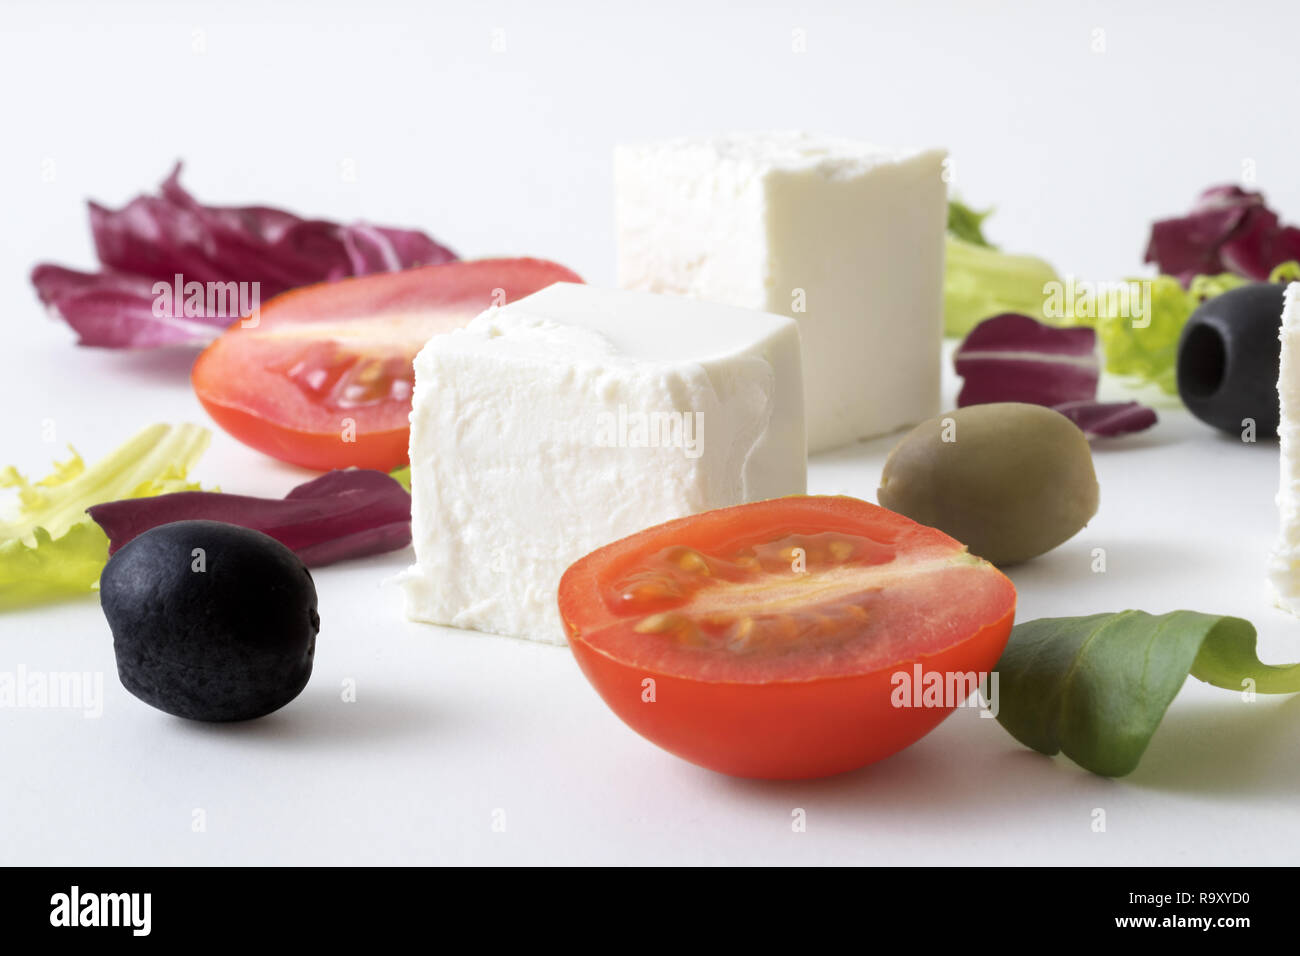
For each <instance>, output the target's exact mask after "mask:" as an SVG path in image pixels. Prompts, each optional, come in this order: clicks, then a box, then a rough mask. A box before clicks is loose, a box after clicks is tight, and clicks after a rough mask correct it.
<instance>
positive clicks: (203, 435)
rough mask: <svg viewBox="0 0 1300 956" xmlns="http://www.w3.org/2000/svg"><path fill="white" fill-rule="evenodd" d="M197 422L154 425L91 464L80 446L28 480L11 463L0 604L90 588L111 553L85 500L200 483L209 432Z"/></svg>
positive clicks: (1, 482)
mask: <svg viewBox="0 0 1300 956" xmlns="http://www.w3.org/2000/svg"><path fill="white" fill-rule="evenodd" d="M211 437H212V436H211V433H210V432H209V431H208V430H207V429H206V428H201V427H199V426H198V425H152V426H150V427H149V428H146V429H144V430H142V431H141V432H139V433H138V434H137V435H136V436H135V437H134V438H132V439H131V440H130V441H128V442H126V443H125V444H123V445H121V446H120V447H119V448H117V449H116V450H115V451H113V452H111V453H110V454H108V455H107V456H105V457H104V458H102V459H100V460H99V461H97V462H95V464H94V465H92V466H90V467H89V468H87V467H86V464H85V462H84V461H82V459H81V456H80V455H78V454H77V453H76V452H75V451H73V453H72V457H71V458H70V459H68V460H67V461H64V462H55V464H54V470H53V472H52V473H51V474H49V475H48V476H46V477H45V478H42V479H41V480H40V481H36V482H33V481H29V480H28V479H27V478H25V477H24V476H23V475H21V474H19V473H18V471H17V470H16V469H14V468H13V467H9V468H5V469H3V470H2V471H0V488H6V487H9V488H17V489H18V501H17V508H16V509H14V511H13V513H12V514H10V515H8V516H6V517H5V518H4V519H2V520H0V609H3V610H7V609H10V608H15V607H20V606H22V605H25V604H35V603H40V602H43V601H51V600H56V599H58V598H62V597H69V596H72V595H76V594H84V593H86V592H88V591H89V590H90V589H91V588H93V587H94V585H95V582H96V581H98V580H99V572H100V571H101V570H102V569H103V567H104V564H105V563H106V562H107V560H108V538H107V537H105V535H104V533H103V532H102V531H101V530H100V529H99V527H98V525H96V524H95V523H94V522H93V521H92V520H91V519H90V517H89V516H88V515H87V514H86V508H88V507H90V506H91V505H95V504H101V503H103V502H106V501H118V500H120V499H123V498H143V497H147V496H150V495H161V494H166V493H168V492H172V491H193V490H195V489H197V488H198V485H196V484H193V483H191V482H189V481H187V480H186V474H187V472H188V471H189V469H190V468H191V467H193V465H194V463H195V462H196V461H198V459H199V456H201V455H202V454H203V452H204V450H205V449H206V448H207V446H208V441H209V440H210V439H211Z"/></svg>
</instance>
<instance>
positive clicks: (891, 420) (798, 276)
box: [614, 133, 947, 451]
mask: <svg viewBox="0 0 1300 956" xmlns="http://www.w3.org/2000/svg"><path fill="white" fill-rule="evenodd" d="M944 158H945V153H944V152H943V151H942V150H926V151H906V150H889V149H881V148H878V147H874V146H867V145H864V144H861V143H856V142H851V141H848V140H842V139H833V138H825V137H813V136H809V135H806V134H802V133H764V134H747V135H731V136H723V137H717V138H711V139H678V140H670V141H667V142H661V143H653V144H648V145H638V146H620V147H618V149H617V150H616V151H615V160H614V178H615V209H616V220H617V234H618V282H619V285H621V286H623V287H624V288H629V289H641V290H644V291H647V292H664V293H670V294H674V295H688V296H693V297H696V298H701V299H707V300H710V301H713V302H725V303H729V304H731V305H738V306H744V307H746V308H750V309H758V310H762V311H765V312H772V313H776V314H779V315H788V316H792V317H794V318H795V319H796V320H797V321H798V323H799V329H800V332H801V334H802V339H803V355H804V382H805V383H806V389H807V411H808V446H809V449H810V450H812V451H819V450H822V449H825V448H832V447H834V446H837V445H843V444H845V443H847V442H851V441H853V440H855V439H858V438H867V437H871V436H875V435H882V434H885V433H887V432H891V431H894V430H896V429H898V428H901V427H903V426H905V425H914V424H916V423H917V422H920V421H923V420H925V419H927V418H930V417H932V416H933V415H936V414H938V412H939V378H940V345H941V341H942V334H943V332H942V329H943V318H942V310H943V260H944V232H945V229H946V225H947V187H946V184H945V181H944V176H943V163H944Z"/></svg>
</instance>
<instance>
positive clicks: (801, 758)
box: [559, 496, 1016, 779]
mask: <svg viewBox="0 0 1300 956" xmlns="http://www.w3.org/2000/svg"><path fill="white" fill-rule="evenodd" d="M559 605H560V615H561V617H562V618H563V620H564V624H565V628H566V630H567V632H568V636H569V643H570V646H571V647H572V648H573V653H574V656H575V657H576V658H577V661H578V665H579V667H580V668H581V669H582V672H583V673H584V674H585V675H586V676H587V679H588V680H590V681H591V683H592V684H593V685H594V686H595V688H596V690H597V692H598V693H599V694H600V695H601V697H603V698H604V700H605V702H606V703H607V704H608V705H609V706H610V707H611V708H612V709H613V711H614V712H615V713H616V714H618V716H619V717H621V718H622V719H623V720H624V722H626V723H627V724H628V725H629V726H630V727H631V728H632V729H633V730H635V731H637V732H638V733H640V734H641V735H642V736H644V737H646V738H648V739H649V740H651V741H653V742H654V743H656V744H658V745H659V746H661V747H663V748H664V749H665V750H668V751H670V752H671V753H674V754H676V755H677V756H679V757H683V758H685V759H686V760H690V761H692V762H694V763H697V764H700V765H701V766H704V767H708V768H710V769H712V770H718V771H721V772H723V773H728V774H734V775H736V776H742V777H763V778H777V779H793V778H802V777H820V776H827V775H829V774H834V773H840V772H843V771H846V770H852V769H855V768H857V767H862V766H865V765H866V764H869V763H872V762H874V761H876V760H880V759H882V758H884V757H888V756H890V755H891V754H894V753H896V752H897V751H899V750H902V749H903V748H904V747H906V746H908V745H909V744H911V743H913V742H915V741H916V740H918V739H920V738H921V737H922V736H924V735H925V734H926V733H928V732H929V731H930V730H932V729H933V728H934V727H935V726H937V725H938V724H939V722H940V721H942V720H943V718H944V717H946V716H947V715H948V714H949V713H951V712H952V710H953V709H954V708H955V707H956V706H958V705H959V704H961V703H962V701H963V700H964V698H965V697H966V694H968V693H969V689H973V686H972V685H971V683H970V681H971V680H972V679H973V678H981V679H982V677H983V675H984V674H986V673H988V672H990V671H991V670H992V669H993V667H994V665H995V664H996V663H997V660H998V658H999V657H1000V656H1001V654H1002V649H1003V647H1004V646H1005V645H1006V641H1007V636H1008V635H1009V634H1010V632H1011V625H1012V621H1013V619H1014V617H1015V605H1016V591H1015V587H1014V586H1013V585H1012V583H1011V581H1010V580H1008V579H1007V578H1006V576H1004V575H1003V574H1002V573H1001V572H1000V571H998V570H997V569H996V568H994V567H993V566H992V565H991V564H989V563H988V562H986V561H982V560H980V559H979V558H976V557H974V556H972V555H971V554H969V553H968V552H967V551H966V548H965V546H964V545H962V544H960V543H959V542H957V541H955V540H953V539H952V538H950V537H948V536H947V535H946V534H944V533H943V532H941V531H938V530H936V529H934V528H928V527H926V526H924V525H920V524H917V523H916V522H914V521H912V520H911V519H909V518H905V517H903V516H902V515H899V514H895V513H894V512H892V511H887V510H885V509H884V508H881V507H879V506H878V505H873V504H870V503H868V502H865V501H858V500H857V499H855V498H845V497H820V496H793V497H789V498H777V499H773V500H771V501H761V502H757V503H754V504H748V505H739V506H737V507H734V508H722V509H720V510H717V511H709V512H705V513H704V514H699V515H694V516H692V517H689V518H683V519H680V520H678V521H670V522H668V523H667V524H662V525H658V526H656V527H653V528H650V529H648V530H646V531H642V532H640V533H638V534H635V535H632V536H631V537H629V538H624V539H623V540H621V541H616V542H614V543H613V544H610V545H607V546H606V547H604V548H601V549H600V550H598V551H595V552H593V553H592V554H589V555H587V556H586V557H585V558H583V559H582V560H580V561H578V562H577V563H576V564H574V565H573V566H572V567H570V568H569V570H568V571H566V572H565V574H564V577H563V579H562V580H561V582H560V590H559ZM916 665H920V670H919V671H918V670H917V669H916ZM932 674H938V675H940V678H939V679H941V680H942V681H943V684H942V685H941V686H942V688H944V689H945V690H946V691H951V690H955V689H956V688H959V687H968V688H969V689H968V690H967V691H966V693H963V694H960V698H954V697H953V696H952V694H951V693H935V694H930V695H925V694H922V693H921V689H920V687H915V688H913V687H912V685H913V684H914V683H916V678H917V677H918V676H919V677H920V678H921V680H920V681H919V683H920V684H921V685H925V686H929V687H931V689H932V690H933V686H934V685H933V680H934V678H932V677H930V676H929V675H932ZM898 675H903V676H898ZM904 687H907V688H908V690H907V692H906V694H901V693H900V689H902V688H904ZM913 689H914V690H915V693H913Z"/></svg>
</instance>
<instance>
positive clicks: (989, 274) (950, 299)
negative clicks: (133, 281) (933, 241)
mask: <svg viewBox="0 0 1300 956" xmlns="http://www.w3.org/2000/svg"><path fill="white" fill-rule="evenodd" d="M1059 281H1060V276H1058V275H1057V274H1056V270H1055V269H1053V268H1052V266H1051V265H1050V264H1049V263H1047V262H1045V261H1043V260H1042V259H1038V258H1035V257H1034V256H1017V255H1011V254H1009V253H1005V252H999V251H998V250H997V249H994V248H992V247H989V246H981V245H977V244H975V243H973V242H969V241H967V240H965V239H961V238H958V237H957V236H954V235H949V236H948V237H947V264H946V267H945V271H944V279H943V332H944V335H948V336H959V337H960V336H964V335H966V334H967V333H968V332H970V330H971V329H973V328H975V326H976V325H978V324H979V323H980V322H982V321H983V320H985V319H987V318H989V317H990V316H994V315H1001V314H1003V313H1004V312H1016V313H1019V314H1020V315H1027V316H1029V317H1031V318H1033V319H1037V320H1038V321H1040V322H1048V321H1049V319H1048V317H1047V315H1046V314H1045V312H1044V308H1045V307H1046V304H1047V295H1046V292H1045V290H1044V287H1045V286H1046V285H1047V284H1048V283H1049V282H1059ZM1053 324H1057V323H1053Z"/></svg>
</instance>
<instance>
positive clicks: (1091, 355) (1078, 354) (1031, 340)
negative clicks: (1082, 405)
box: [953, 312, 1101, 408]
mask: <svg viewBox="0 0 1300 956" xmlns="http://www.w3.org/2000/svg"><path fill="white" fill-rule="evenodd" d="M953 360H954V362H955V364H956V367H957V374H958V375H960V376H962V378H964V379H965V382H964V383H963V385H962V389H961V393H960V394H959V395H958V396H957V406H958V407H959V408H964V407H965V406H967V405H985V404H988V403H989V402H1027V403H1029V404H1032V405H1048V406H1052V405H1059V404H1061V403H1062V402H1070V401H1077V400H1081V399H1091V398H1093V397H1094V396H1095V395H1096V394H1097V379H1098V377H1099V376H1100V374H1101V364H1100V362H1099V361H1098V359H1097V333H1096V332H1095V331H1093V330H1092V329H1090V328H1086V327H1082V326H1080V327H1077V328H1064V329H1058V328H1053V327H1052V326H1050V325H1044V324H1043V323H1042V322H1039V321H1037V320H1035V319H1032V318H1030V317H1029V316H1027V315H1018V314H1017V313H1014V312H1007V313H1004V314H1003V315H998V316H994V317H993V318H991V319H985V320H984V321H983V322H981V323H980V324H979V325H977V326H975V328H973V329H971V332H970V334H969V335H967V336H966V340H965V341H964V342H962V344H961V346H960V347H959V348H958V349H957V351H956V353H955V354H954V355H953Z"/></svg>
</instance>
